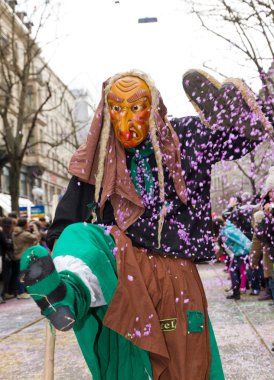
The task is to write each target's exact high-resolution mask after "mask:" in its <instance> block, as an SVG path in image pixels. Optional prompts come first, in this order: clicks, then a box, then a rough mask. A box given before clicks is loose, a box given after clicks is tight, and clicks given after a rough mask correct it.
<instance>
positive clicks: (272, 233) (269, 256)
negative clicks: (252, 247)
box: [256, 210, 274, 278]
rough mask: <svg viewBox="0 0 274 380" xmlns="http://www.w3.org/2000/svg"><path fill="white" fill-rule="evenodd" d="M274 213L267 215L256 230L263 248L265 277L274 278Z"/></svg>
mask: <svg viewBox="0 0 274 380" xmlns="http://www.w3.org/2000/svg"><path fill="white" fill-rule="evenodd" d="M273 213H274V211H273V210H272V212H271V213H270V214H268V215H265V217H264V218H263V220H262V221H261V223H259V224H258V226H257V228H256V234H257V236H258V239H259V240H260V241H261V244H262V246H263V267H264V276H265V277H266V278H269V277H272V266H273V262H274V215H273Z"/></svg>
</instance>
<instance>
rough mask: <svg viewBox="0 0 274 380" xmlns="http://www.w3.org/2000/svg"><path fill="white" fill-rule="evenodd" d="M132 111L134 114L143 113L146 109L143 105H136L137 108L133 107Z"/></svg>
mask: <svg viewBox="0 0 274 380" xmlns="http://www.w3.org/2000/svg"><path fill="white" fill-rule="evenodd" d="M131 109H132V111H133V112H138V111H142V110H143V109H144V107H143V106H142V105H141V104H135V106H132V107H131Z"/></svg>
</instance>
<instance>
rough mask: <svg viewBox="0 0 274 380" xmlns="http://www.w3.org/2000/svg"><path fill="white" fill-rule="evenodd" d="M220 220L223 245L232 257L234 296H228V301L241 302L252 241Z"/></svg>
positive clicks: (235, 228) (228, 222)
mask: <svg viewBox="0 0 274 380" xmlns="http://www.w3.org/2000/svg"><path fill="white" fill-rule="evenodd" d="M221 220H222V219H221V218H220V224H221V226H220V235H221V237H222V244H223V246H224V248H225V250H226V252H227V253H228V254H229V256H230V260H231V263H230V269H229V272H230V275H231V282H232V291H233V293H232V295H228V296H227V297H226V298H227V299H235V300H239V299H240V298H241V297H240V289H241V287H243V286H244V285H243V284H244V283H245V282H246V263H247V254H248V253H249V251H250V248H251V241H250V240H249V239H248V238H247V237H246V236H245V235H244V234H243V233H242V232H241V230H239V229H238V228H237V227H236V226H235V225H234V224H233V223H231V222H230V221H229V220H227V221H226V222H225V221H223V223H221Z"/></svg>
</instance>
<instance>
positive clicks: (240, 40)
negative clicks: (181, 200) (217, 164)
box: [185, 0, 274, 194]
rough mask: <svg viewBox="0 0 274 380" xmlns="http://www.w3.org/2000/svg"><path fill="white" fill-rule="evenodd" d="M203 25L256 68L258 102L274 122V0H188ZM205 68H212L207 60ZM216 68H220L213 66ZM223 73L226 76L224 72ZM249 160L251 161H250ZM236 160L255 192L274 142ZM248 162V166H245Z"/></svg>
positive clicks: (246, 63)
mask: <svg viewBox="0 0 274 380" xmlns="http://www.w3.org/2000/svg"><path fill="white" fill-rule="evenodd" d="M185 2H187V3H188V4H189V5H190V7H191V12H192V13H193V14H195V15H196V17H197V18H198V19H199V20H200V22H201V25H202V27H203V28H204V29H205V30H206V31H208V32H209V33H211V34H213V35H214V36H216V37H218V38H220V39H221V40H223V41H225V42H226V43H227V44H228V45H229V46H230V47H231V48H232V50H234V51H235V52H238V56H239V61H241V62H242V63H243V64H244V65H245V66H249V67H253V69H254V70H255V73H256V76H257V77H258V78H259V79H260V81H261V90H260V93H259V94H258V96H259V97H260V100H259V103H261V107H262V109H263V111H264V112H265V114H266V115H267V116H268V118H269V120H270V122H271V123H272V124H273V125H274V28H273V25H274V1H273V0H230V1H228V0H209V1H206V2H202V1H199V0H185ZM204 65H205V67H207V68H210V69H212V67H210V66H209V65H208V64H207V63H205V64H204ZM213 70H214V71H218V73H220V70H218V68H217V69H213ZM222 76H224V77H225V76H226V75H223V74H222ZM247 159H248V160H247ZM247 159H245V160H239V161H236V162H235V164H234V165H236V166H237V167H238V169H239V171H240V172H241V173H242V175H243V176H244V177H245V178H247V179H248V181H249V183H250V187H251V189H252V193H253V194H255V193H256V192H257V191H258V190H259V189H258V187H259V182H260V180H261V178H262V177H263V176H265V174H266V173H267V169H268V167H269V166H270V165H272V164H273V162H274V160H273V142H269V143H265V145H264V146H263V148H261V149H260V148H259V149H256V150H255V151H254V152H252V153H250V154H249V155H248V157H247ZM247 161H249V165H246V163H247Z"/></svg>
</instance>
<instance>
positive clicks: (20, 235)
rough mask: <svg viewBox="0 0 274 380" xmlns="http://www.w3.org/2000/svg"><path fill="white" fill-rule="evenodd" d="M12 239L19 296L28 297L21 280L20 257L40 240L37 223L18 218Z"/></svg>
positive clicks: (21, 297)
mask: <svg viewBox="0 0 274 380" xmlns="http://www.w3.org/2000/svg"><path fill="white" fill-rule="evenodd" d="M12 239H13V244H14V261H15V275H16V279H17V291H18V295H17V298H18V299H27V298H30V296H29V295H28V294H27V293H25V289H24V287H23V285H22V284H21V283H20V281H19V271H20V259H21V256H22V254H23V253H24V251H25V250H26V249H28V248H29V247H30V246H32V245H35V244H37V243H38V242H39V239H40V235H39V231H38V228H37V226H36V224H35V223H34V222H32V221H31V222H30V223H29V222H28V221H27V219H23V218H22V219H18V222H17V226H16V227H15V229H14V232H13V233H12Z"/></svg>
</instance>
